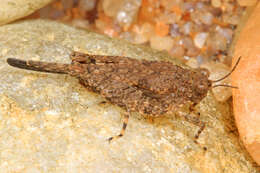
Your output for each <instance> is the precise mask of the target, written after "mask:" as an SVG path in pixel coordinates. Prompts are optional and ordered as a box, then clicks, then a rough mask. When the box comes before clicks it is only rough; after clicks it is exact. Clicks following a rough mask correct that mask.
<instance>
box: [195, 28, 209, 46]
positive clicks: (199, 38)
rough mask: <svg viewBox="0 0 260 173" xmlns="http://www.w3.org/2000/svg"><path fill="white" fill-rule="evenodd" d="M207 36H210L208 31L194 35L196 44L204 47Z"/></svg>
mask: <svg viewBox="0 0 260 173" xmlns="http://www.w3.org/2000/svg"><path fill="white" fill-rule="evenodd" d="M207 37H208V33H206V32H201V33H198V34H196V35H195V37H194V44H195V46H196V47H197V48H200V49H201V48H203V46H204V44H205V42H206V40H207Z"/></svg>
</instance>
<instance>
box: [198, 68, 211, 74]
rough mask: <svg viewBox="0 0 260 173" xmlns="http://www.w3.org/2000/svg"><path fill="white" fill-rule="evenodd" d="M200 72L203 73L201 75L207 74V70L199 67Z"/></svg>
mask: <svg viewBox="0 0 260 173" xmlns="http://www.w3.org/2000/svg"><path fill="white" fill-rule="evenodd" d="M200 73H201V74H202V75H203V76H209V71H208V70H207V69H205V68H201V69H200Z"/></svg>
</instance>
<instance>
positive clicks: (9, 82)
mask: <svg viewBox="0 0 260 173" xmlns="http://www.w3.org/2000/svg"><path fill="white" fill-rule="evenodd" d="M0 42H1V44H0V74H1V75H0V120H1V121H0V134H1V135H0V151H1V160H0V170H1V171H2V172H145V173H146V172H164V173H165V172H166V173H167V172H194V173H195V172H196V173H198V172H204V173H208V172H211V173H214V172H250V173H254V172H255V173H256V172H257V170H256V168H255V167H254V166H253V164H252V161H251V160H250V157H249V156H248V155H247V153H246V152H245V150H244V148H242V147H241V146H240V144H239V141H238V136H237V133H232V131H236V129H235V127H234V123H233V118H232V114H231V110H230V107H229V104H228V103H218V102H217V101H215V99H214V98H213V96H212V94H211V93H209V95H208V97H206V98H205V99H204V100H203V101H202V102H201V104H200V105H199V106H198V111H200V113H201V120H203V121H204V122H206V128H205V130H204V131H203V133H202V134H201V136H200V139H199V142H200V145H201V146H200V145H197V144H195V143H194V142H193V137H194V135H195V133H196V132H197V130H198V128H197V127H196V126H194V125H192V124H190V123H188V122H185V121H183V120H182V119H180V118H179V117H178V116H175V115H168V116H167V117H165V118H157V119H153V120H152V121H151V119H148V120H147V119H144V118H143V117H141V116H140V115H138V114H136V113H133V114H132V116H131V117H130V120H129V125H128V127H127V130H126V133H125V136H124V137H123V138H120V139H118V140H116V141H112V143H111V144H109V143H108V142H107V141H106V140H107V138H108V137H110V136H114V135H116V134H118V133H119V131H120V129H121V126H122V122H121V116H120V115H122V114H123V113H124V111H123V110H122V109H120V108H118V107H117V106H115V105H112V104H109V103H106V104H104V103H102V101H104V99H103V98H102V97H101V96H99V95H97V94H95V93H92V92H88V91H86V89H85V88H84V87H83V86H81V85H80V84H78V81H77V80H76V79H74V78H72V77H69V76H66V75H57V74H46V73H37V72H32V71H25V70H20V69H16V68H13V67H10V66H8V65H7V63H6V58H8V57H16V58H21V59H34V60H43V61H53V62H64V63H69V62H70V60H69V54H70V52H71V51H72V50H77V51H82V52H86V53H91V54H104V55H122V56H129V57H133V58H138V59H140V58H146V59H152V60H155V59H156V60H169V61H172V62H174V63H178V62H176V61H173V60H172V59H171V57H169V56H168V55H167V54H166V53H163V52H157V51H154V50H152V49H150V48H145V47H138V46H135V45H132V44H129V43H127V42H125V41H120V40H115V39H111V38H108V37H105V36H102V35H98V34H96V33H92V32H87V31H83V30H78V29H75V28H72V27H69V26H67V25H63V24H59V23H56V22H50V21H42V20H37V21H29V22H20V23H16V24H9V25H5V26H2V27H0ZM202 146H204V147H207V151H204V150H203V149H202Z"/></svg>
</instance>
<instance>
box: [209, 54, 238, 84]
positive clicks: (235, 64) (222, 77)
mask: <svg viewBox="0 0 260 173" xmlns="http://www.w3.org/2000/svg"><path fill="white" fill-rule="evenodd" d="M240 59H241V56H240V57H239V58H238V60H237V62H236V64H235V66H234V67H233V68H232V70H231V71H230V72H229V73H228V74H226V75H225V76H224V77H222V78H220V79H218V80H213V81H212V83H215V82H219V81H222V80H224V79H226V78H227V77H228V76H230V75H231V74H232V72H233V71H234V70H235V69H236V67H237V65H238V63H239V61H240ZM215 86H219V85H215ZM213 87H214V86H213Z"/></svg>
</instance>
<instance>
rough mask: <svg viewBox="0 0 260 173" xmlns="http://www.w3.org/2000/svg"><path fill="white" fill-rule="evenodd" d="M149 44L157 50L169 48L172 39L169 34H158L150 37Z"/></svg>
mask: <svg viewBox="0 0 260 173" xmlns="http://www.w3.org/2000/svg"><path fill="white" fill-rule="evenodd" d="M150 45H151V47H152V48H154V49H157V50H167V51H169V50H171V48H172V46H173V39H172V38H171V37H170V36H166V37H160V36H157V35H155V36H153V37H151V39H150Z"/></svg>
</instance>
